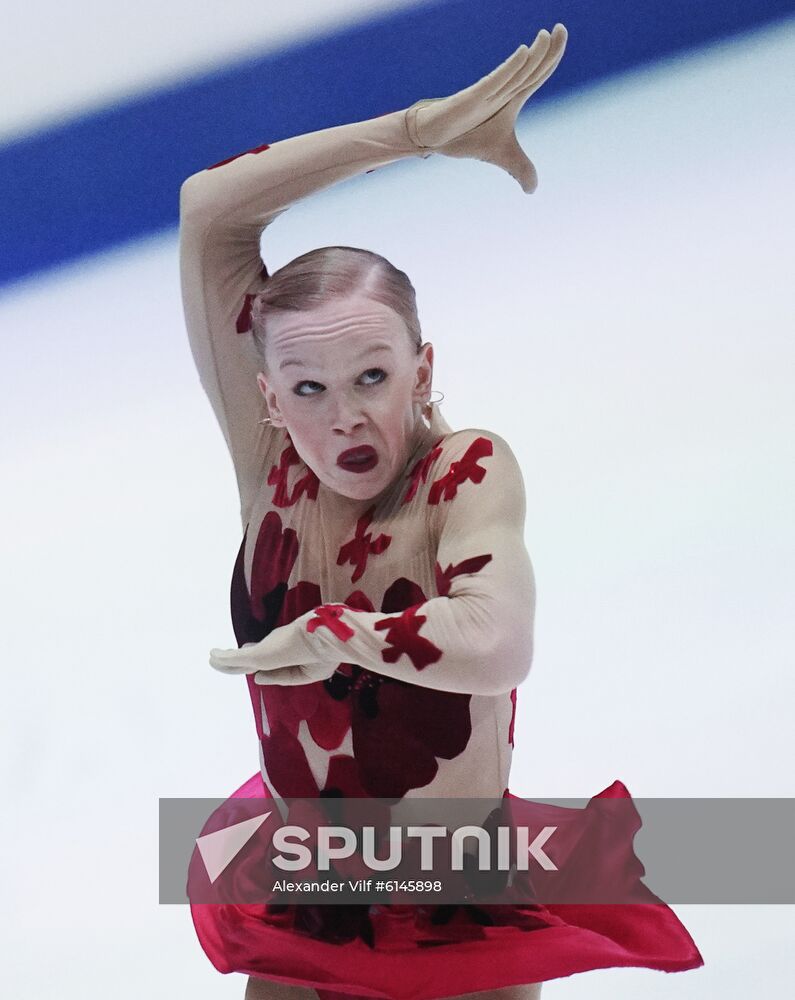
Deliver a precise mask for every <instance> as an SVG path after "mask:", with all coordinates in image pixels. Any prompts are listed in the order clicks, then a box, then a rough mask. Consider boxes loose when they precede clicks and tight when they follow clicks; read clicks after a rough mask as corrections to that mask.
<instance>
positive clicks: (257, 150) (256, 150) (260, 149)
mask: <svg viewBox="0 0 795 1000" xmlns="http://www.w3.org/2000/svg"><path fill="white" fill-rule="evenodd" d="M265 149H270V144H269V143H267V142H265V143H263V144H262V145H261V146H255V147H254V148H253V149H244V150H243V152H242V153H235V155H234V156H227V158H226V159H225V160H219V161H218V162H217V163H213V165H212V166H211V167H207V169H208V170H215V168H216V167H222V166H223V165H224V164H225V163H231V162H232V161H233V160H237V159H239V158H240V157H241V156H245V155H246V153H261V152H263V150H265Z"/></svg>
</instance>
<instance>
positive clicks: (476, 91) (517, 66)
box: [459, 43, 528, 100]
mask: <svg viewBox="0 0 795 1000" xmlns="http://www.w3.org/2000/svg"><path fill="white" fill-rule="evenodd" d="M527 53H528V48H527V46H526V45H525V44H524V43H522V44H521V45H520V46H519V48H518V49H516V50H515V51H514V52H512V53H511V55H509V56H508V58H507V59H506V60H505V61H504V62H501V63H500V65H499V66H497V67H496V68H495V69H493V70H492V71H491V72H490V73H488V74H487V75H486V76H484V77H482V78H481V79H480V80H476V81H475V82H474V83H473V84H470V86H469V87H467V88H466V89H465V90H463V91H459V93H464V94H466V95H467V97H470V96H476V97H477V99H478V100H489V98H490V95H491V94H492V93H493V92H494V91H495V90H499V88H500V87H502V86H503V85H504V84H506V83H510V81H511V80H513V79H514V77H515V76H516V73H517V72H518V71H521V69H522V67H523V66H524V63H525V59H526V58H527Z"/></svg>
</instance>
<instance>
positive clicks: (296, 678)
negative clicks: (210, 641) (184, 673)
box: [210, 628, 339, 684]
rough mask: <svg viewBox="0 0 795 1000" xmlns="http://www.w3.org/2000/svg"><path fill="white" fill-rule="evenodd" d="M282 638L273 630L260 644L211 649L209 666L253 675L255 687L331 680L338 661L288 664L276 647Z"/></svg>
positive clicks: (250, 643)
mask: <svg viewBox="0 0 795 1000" xmlns="http://www.w3.org/2000/svg"><path fill="white" fill-rule="evenodd" d="M283 635H284V632H283V631H282V630H280V629H278V628H276V629H274V630H273V631H272V632H270V633H269V634H268V635H266V636H265V638H264V639H262V640H261V641H260V642H247V643H245V644H244V645H243V646H241V647H240V648H239V649H211V650H210V666H211V667H214V668H215V669H216V670H220V671H221V673H224V674H254V682H255V683H256V684H312V683H313V682H314V681H324V680H326V679H327V678H328V677H331V675H332V674H333V673H334V672H335V671H336V670H337V668H338V667H339V662H334V663H332V662H330V661H327V660H324V661H322V662H312V661H309V662H304V663H295V664H290V657H289V656H288V655H287V651H286V649H285V650H284V651H282V650H280V648H279V645H280V640H281V637H282V636H283ZM294 655H295V654H293V656H294ZM306 659H307V660H309V657H307V658H306Z"/></svg>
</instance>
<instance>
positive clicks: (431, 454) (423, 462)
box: [401, 436, 444, 506]
mask: <svg viewBox="0 0 795 1000" xmlns="http://www.w3.org/2000/svg"><path fill="white" fill-rule="evenodd" d="M443 440H444V436H442V437H440V438H438V439H437V440H436V441H434V443H433V444H432V445H431V447H430V448H429V449H428V451H427V452H426V453H425V455H423V457H422V458H418V459H417V461H416V462H415V463H414V465H413V466H412V467H411V471H410V472H409V476H410V478H411V483H410V484H409V487H408V489H407V490H406V495H405V496H404V497H403V499H402V500H401V506H402V505H403V504H404V503H408V502H409V500H412V499H413V498H414V495H415V494H416V492H417V490H418V489H419V488H420V483H424V482H425V480H426V479H427V478H428V471H429V469H430V467H431V466H432V465H433V463H434V462H435V461H436V459H437V458H438V457H439V455H441V453H442V449H441V447H440V442H441V441H443Z"/></svg>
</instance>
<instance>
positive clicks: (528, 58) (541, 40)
mask: <svg viewBox="0 0 795 1000" xmlns="http://www.w3.org/2000/svg"><path fill="white" fill-rule="evenodd" d="M556 27H557V25H556ZM553 30H554V29H553ZM551 39H552V36H551V35H550V33H549V32H548V31H547V29H546V28H542V29H541V30H540V31H539V32H538V34H537V35H536V37H535V41H534V42H533V44H532V45H531V46H530V47H529V48H528V47H527V46H526V45H524V46H521V47H522V48H524V50H525V58H524V59H523V60H522V62H521V63H520V64H517V65H516V66H514V67H513V72H512V73H511V74H510V76H508V75H505V76H504V77H503V79H502V83H501V84H500V86H499V87H498V88H496V89H494V90H492V92H491V93H490V94H489V95H488V98H487V99H488V100H490V101H495V100H496V101H499V102H500V104H505V103H506V101H507V99H508V98H507V97H506V95H507V94H509V93H515V92H516V90H517V89H518V88H520V87H522V86H523V85H524V84H525V82H526V81H527V80H528V79H529V78H530V77H531V76H532V75H533V73H535V72H536V71H537V69H538V67H539V66H540V65H541V64H542V63H543V62H544V60H545V58H546V55H547V52H548V51H549V48H550V44H551ZM517 51H518V50H517Z"/></svg>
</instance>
